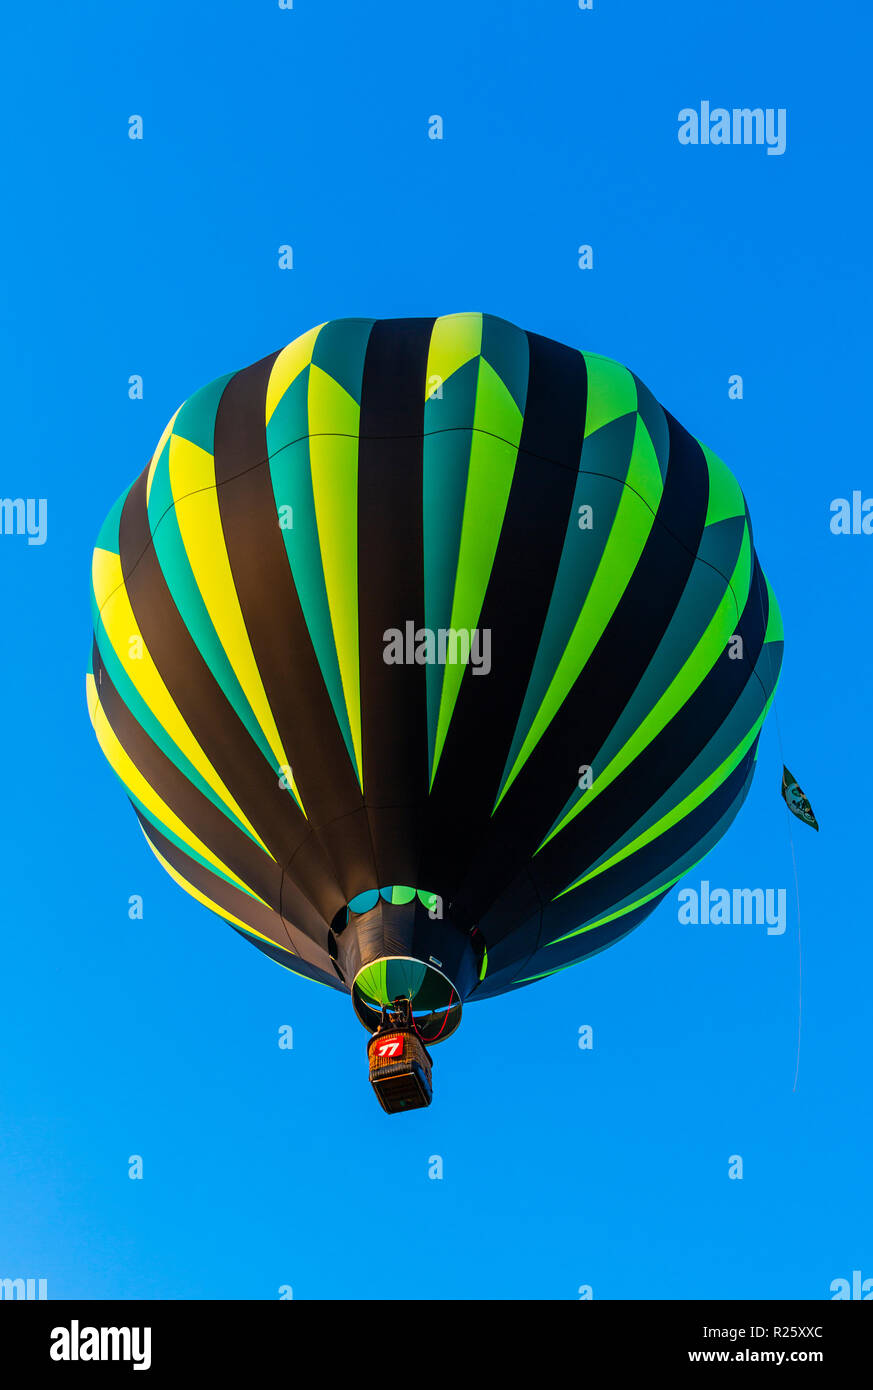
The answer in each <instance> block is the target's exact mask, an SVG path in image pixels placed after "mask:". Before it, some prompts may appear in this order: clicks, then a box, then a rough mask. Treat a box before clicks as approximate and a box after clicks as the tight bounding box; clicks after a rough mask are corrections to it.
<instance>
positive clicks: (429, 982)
mask: <svg viewBox="0 0 873 1390" xmlns="http://www.w3.org/2000/svg"><path fill="white" fill-rule="evenodd" d="M351 996H352V1005H353V1007H354V1010H355V1013H356V1014H357V1016H358V1018H359V1019H360V1021H361V1023H362V1024H363V1025H364V1027H365V1028H366V1029H367V1031H368V1032H369V1033H374V1032H375V1031H376V1029H377V1028H379V1027H380V1026H382V1025H383V1023H384V1021H385V1017H386V1014H387V1013H388V1012H390V1010H391V1009H392V1008H393V1006H394V1003H395V1000H399V999H404V1000H408V1001H409V1003H410V1005H411V1008H412V1017H413V1021H414V1023H415V1029H416V1032H417V1033H418V1034H419V1036H420V1037H421V1038H422V1040H423V1041H424V1042H426V1043H429V1044H433V1043H437V1042H443V1041H444V1040H445V1039H446V1038H448V1037H450V1036H451V1034H452V1033H454V1031H455V1029H456V1028H457V1027H458V1024H459V1023H460V1022H461V1011H462V1003H461V998H460V996H459V994H458V991H457V990H456V989H455V987H454V985H453V984H452V982H451V980H450V979H448V977H447V976H446V975H444V974H443V973H442V971H441V970H440V969H439V968H438V967H436V966H435V965H432V964H426V963H425V962H424V961H421V960H416V959H415V958H414V957H412V956H389V957H383V958H382V959H380V960H377V961H373V962H372V963H371V964H369V965H365V966H363V967H362V968H361V969H360V970H359V971H358V973H357V975H356V976H355V979H354V981H353V983H352V988H351Z"/></svg>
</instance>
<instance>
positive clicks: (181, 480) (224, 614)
mask: <svg viewBox="0 0 873 1390" xmlns="http://www.w3.org/2000/svg"><path fill="white" fill-rule="evenodd" d="M170 490H171V492H172V494H173V500H174V502H175V507H176V520H177V521H178V523H179V531H180V532H181V536H182V543H183V545H184V547H185V552H186V554H187V556H188V562H189V564H190V566H191V570H192V573H193V575H194V578H195V580H196V581H197V587H198V588H199V590H200V593H201V595H202V597H203V602H204V603H205V605H206V611H207V612H208V614H209V616H210V618H211V619H212V625H213V627H214V628H215V631H216V633H217V634H218V640H219V641H220V642H221V645H222V647H223V648H224V650H225V652H226V654H227V659H228V661H229V662H230V664H231V666H232V667H233V672H234V675H235V676H236V678H237V680H238V681H239V684H240V687H241V689H242V691H243V694H244V695H245V697H246V699H247V700H248V703H249V706H250V707H251V711H252V713H253V714H254V716H255V719H256V720H257V721H258V724H259V725H260V727H261V729H262V731H263V734H264V737H265V738H266V740H267V742H268V744H269V745H270V749H271V751H272V754H273V757H274V758H275V760H276V766H275V770H276V775H277V778H278V775H279V769H280V768H287V767H288V766H289V763H290V759H289V757H288V755H287V753H286V752H285V749H284V747H283V746H282V740H281V738H280V737H279V730H278V729H277V728H276V721H275V719H274V718H273V711H272V710H271V709H270V704H269V701H268V700H267V695H266V691H265V690H264V686H263V683H262V681H261V676H260V672H259V671H258V665H257V662H256V661H255V656H254V652H253V651H252V647H251V643H250V642H249V635H248V632H247V630H246V625H245V619H244V618H243V615H242V610H241V608H240V604H239V598H238V596H237V592H236V586H235V584H234V582H233V574H232V572H231V568H230V560H229V559H228V555H227V547H226V545H225V543H224V530H223V528H222V524H221V513H220V511H219V508H218V492H217V489H216V485H215V459H214V458H213V456H212V454H209V453H207V452H206V450H205V449H201V448H200V447H199V446H198V445H197V444H192V443H191V442H190V440H188V439H182V438H180V437H179V436H178V435H173V438H172V439H171V441H170ZM276 524H277V525H278V520H277V523H276ZM288 780H289V781H290V783H291V787H292V790H293V792H294V795H295V796H296V798H297V800H298V802H299V803H300V805H301V807H302V805H303V803H302V801H301V798H300V793H299V791H298V790H297V785H296V783H295V781H294V777H293V774H291V775H290V776H289V778H288ZM305 814H306V812H305V811H304V815H305Z"/></svg>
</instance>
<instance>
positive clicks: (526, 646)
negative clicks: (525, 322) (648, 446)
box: [422, 333, 587, 921]
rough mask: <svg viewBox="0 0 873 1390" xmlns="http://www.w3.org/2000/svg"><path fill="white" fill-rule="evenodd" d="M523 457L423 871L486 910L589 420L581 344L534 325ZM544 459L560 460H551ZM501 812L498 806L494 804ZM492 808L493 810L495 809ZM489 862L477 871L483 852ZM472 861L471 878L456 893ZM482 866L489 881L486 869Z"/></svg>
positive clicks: (498, 879) (474, 909)
mask: <svg viewBox="0 0 873 1390" xmlns="http://www.w3.org/2000/svg"><path fill="white" fill-rule="evenodd" d="M527 338H528V343H529V348H530V367H529V376H528V390H527V400H526V403H525V410H524V425H523V428H522V435H521V440H520V445H519V454H518V461H517V464H516V469H515V474H514V477H513V482H512V487H511V489H510V493H509V499H508V503H507V507H506V515H505V518H504V522H503V527H502V529H501V533H500V539H499V542H498V546H497V552H496V554H495V557H494V564H493V566H492V570H491V576H490V578H489V581H488V588H487V590H486V593H485V601H484V603H483V605H482V613H481V616H480V618H479V624H478V625H479V627H480V629H483V630H485V631H490V633H491V671H490V673H489V674H488V675H484V674H483V675H474V674H473V672H472V670H471V669H470V668H469V667H468V669H467V670H466V671H465V672H464V676H463V680H462V682H461V688H460V691H459V693H458V699H457V703H456V705H455V710H454V713H453V715H452V720H451V723H450V725H449V730H448V734H447V737H446V742H445V746H444V748H443V752H442V757H441V759H440V763H439V767H438V770H437V775H436V779H435V781H434V787H433V792H432V795H431V806H430V831H429V836H428V845H427V856H426V860H425V865H424V868H423V870H422V873H423V879H424V881H426V882H430V881H431V879H432V878H434V879H436V878H438V877H439V875H444V876H445V875H447V878H448V881H447V882H446V883H445V886H444V891H446V892H451V893H454V894H456V895H457V896H458V901H459V908H460V906H461V898H462V897H463V902H464V905H465V906H464V910H465V911H467V912H469V913H470V914H471V915H472V920H474V921H476V920H478V917H479V916H480V915H481V912H482V911H483V910H484V909H485V908H486V907H487V906H488V903H489V902H490V901H491V900H492V899H493V898H494V897H495V896H496V893H497V892H498V891H499V888H500V887H501V886H502V885H503V884H505V883H506V882H507V878H506V874H507V873H510V874H514V873H515V872H517V869H518V863H519V860H518V854H517V851H516V849H515V847H514V846H512V845H511V844H510V843H509V842H508V841H506V840H504V839H503V837H502V836H501V833H500V830H499V828H498V829H497V833H495V826H494V822H492V819H491V808H492V806H493V805H494V801H495V799H496V797H497V793H498V790H499V786H500V777H501V774H502V772H503V768H504V765H505V762H506V754H507V750H508V749H509V747H510V745H511V743H512V735H513V731H514V729H515V726H516V724H517V722H518V717H519V714H520V712H521V707H522V704H523V702H524V697H525V693H526V690H527V686H528V682H529V680H530V675H531V671H532V669H533V664H534V661H535V659H536V654H537V650H538V647H539V643H540V639H541V637H542V631H543V626H544V623H545V620H546V615H547V613H548V607H549V602H550V600H551V597H552V590H553V588H554V583H555V578H556V575H557V572H558V567H559V564H560V560H561V554H562V551H563V547H564V538H565V536H566V532H567V527H568V525H569V523H570V519H571V514H572V507H573V498H574V495H575V491H576V484H577V481H578V471H579V458H580V453H581V449H582V440H583V435H584V430H585V410H586V402H587V373H586V369H585V360H584V358H583V356H582V354H581V353H580V352H575V351H573V350H572V349H571V348H567V347H564V346H563V345H562V344H561V343H555V342H552V341H551V340H549V339H548V338H541V337H540V336H539V335H538V334H536V333H528V335H527ZM546 460H555V462H547V461H546ZM498 816H499V813H498ZM495 819H496V818H495ZM489 841H490V844H491V847H492V851H493V859H492V864H491V870H492V871H491V873H489V874H486V875H485V876H484V877H483V878H481V879H480V856H481V855H482V854H483V852H484V853H485V857H486V859H487V856H488V851H487V850H486V849H485V846H486V843H487V842H489ZM473 865H474V866H475V867H474V868H473V880H474V881H473V882H472V883H469V884H466V885H465V888H464V893H463V895H461V894H460V893H459V888H460V885H461V883H462V882H463V881H464V877H465V875H466V874H467V873H468V871H469V870H470V868H471V866H473ZM485 877H487V880H488V881H487V883H486V882H485V881H484V878H485Z"/></svg>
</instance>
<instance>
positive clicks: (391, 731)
mask: <svg viewBox="0 0 873 1390" xmlns="http://www.w3.org/2000/svg"><path fill="white" fill-rule="evenodd" d="M433 324H434V320H433V319H429V318H422V319H388V320H382V321H379V322H376V323H375V324H374V325H373V329H372V331H371V333H370V339H369V342H368V345H367V354H366V357H365V359H364V372H363V382H362V388H361V426H360V443H359V448H358V615H359V630H358V642H359V653H360V672H361V729H362V758H363V773H364V796H365V800H366V805H367V816H368V820H369V825H370V834H371V837H372V843H373V854H374V858H375V865H376V875H377V878H376V881H375V883H383V884H389V883H408V884H410V885H413V886H416V885H418V884H419V883H420V882H421V879H420V869H419V866H420V861H421V855H422V849H423V838H424V824H425V808H426V803H427V794H428V767H427V687H426V667H425V666H422V665H416V664H410V665H406V664H403V665H388V664H387V663H386V662H385V660H384V656H385V640H384V634H385V632H386V631H388V629H390V628H398V629H399V630H400V631H401V632H404V631H405V625H406V623H407V622H411V623H412V624H413V625H414V626H413V631H418V630H419V629H420V628H421V627H423V626H424V552H423V532H422V528H423V521H422V453H423V434H424V408H425V382H426V379H427V358H428V351H429V347H430V338H431V331H432V328H433ZM375 883H374V886H375Z"/></svg>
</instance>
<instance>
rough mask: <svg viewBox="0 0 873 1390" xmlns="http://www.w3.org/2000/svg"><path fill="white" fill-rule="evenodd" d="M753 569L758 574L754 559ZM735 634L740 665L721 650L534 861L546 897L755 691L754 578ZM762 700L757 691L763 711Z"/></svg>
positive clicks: (602, 849) (758, 616) (616, 835)
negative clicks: (686, 695) (676, 707)
mask: <svg viewBox="0 0 873 1390" xmlns="http://www.w3.org/2000/svg"><path fill="white" fill-rule="evenodd" d="M754 563H755V567H756V571H758V572H759V567H758V562H757V559H755V561H754ZM735 632H736V635H737V636H738V637H740V638H742V642H743V651H744V657H743V660H741V661H739V660H733V659H732V658H731V657H730V655H729V647H725V649H724V651H723V652H722V653H721V655H720V656H719V658H718V660H717V661H716V662H715V664H714V665H713V666H712V667H711V669H710V670H709V671H708V672H707V674H706V676H705V677H704V679H703V680H702V681H701V683H700V685H699V686H698V687H697V689H696V690H695V691H694V693H693V694H692V695H691V696H690V698H689V699H688V700H687V701H686V703H685V704H684V705H683V706H682V707H681V709H679V710H678V711H677V712H676V714H675V715H674V716H673V718H672V719H671V720H670V722H669V723H668V724H667V725H666V726H665V727H664V728H663V729H662V730H661V732H660V733H659V734H657V735H656V737H655V738H653V739H652V741H651V743H650V744H649V745H648V746H647V747H646V748H644V749H643V751H642V752H641V753H640V754H639V756H638V757H636V758H634V760H633V762H632V763H631V764H630V765H629V766H628V767H626V768H625V769H624V771H623V772H621V773H620V774H619V775H618V777H616V779H615V781H614V782H612V783H611V784H610V785H609V786H608V787H607V788H606V790H605V791H603V792H601V794H600V795H599V796H598V797H597V798H596V799H595V800H594V801H592V802H591V805H590V808H586V807H583V809H582V810H581V811H580V812H579V814H578V815H577V816H576V817H575V818H574V819H573V820H572V821H571V822H570V823H569V824H568V825H567V826H566V828H565V829H564V830H562V831H561V832H560V834H559V835H556V836H555V838H554V840H550V841H549V843H548V844H547V845H546V846H545V848H544V849H543V850H542V851H541V852H540V853H539V854H538V855H537V856H536V859H535V860H534V866H535V868H534V871H535V875H536V879H537V882H538V883H540V884H541V885H542V887H543V892H544V893H545V894H546V895H547V897H549V898H551V897H552V896H553V895H554V894H555V893H559V892H560V891H561V889H562V888H566V886H567V882H568V876H567V865H568V864H570V865H572V871H571V873H570V875H569V878H572V877H574V876H578V875H580V874H583V873H584V872H585V871H586V869H588V868H589V867H590V866H591V865H592V864H595V863H596V862H597V860H598V859H599V858H600V857H601V855H603V854H605V853H606V851H607V850H608V849H609V847H610V846H611V845H613V844H615V842H616V841H617V840H619V839H620V838H621V836H622V835H624V834H625V832H626V831H627V830H628V828H629V827H630V826H632V825H635V824H636V822H637V821H638V820H639V819H640V817H641V816H644V815H645V814H646V812H647V811H649V810H650V809H651V807H652V806H654V805H655V804H656V802H658V801H659V800H660V799H661V797H662V796H663V795H664V794H665V792H668V791H669V790H670V788H671V787H672V786H673V784H674V783H675V782H677V781H678V780H679V778H680V777H681V776H682V775H683V773H684V772H685V771H686V769H687V768H689V767H690V766H691V764H692V763H693V762H694V760H695V758H697V757H698V755H699V754H700V753H701V752H702V750H703V749H704V748H705V747H706V745H707V743H708V742H709V741H710V739H711V738H712V737H713V736H714V735H715V734H716V733H718V731H719V729H720V728H721V726H722V725H723V724H724V722H725V720H726V719H727V718H728V716H729V714H730V712H731V710H732V709H733V707H734V705H735V704H736V703H737V701H738V700H739V698H740V696H741V695H742V693H743V691H744V690H745V688H746V686H747V685H748V683H749V681H753V682H754V684H755V686H756V687H757V689H758V690H760V686H759V684H758V677H756V676H755V664H756V662H757V660H758V657H759V656H760V652H761V647H762V645H763V641H764V617H763V614H762V612H761V603H760V599H759V596H758V590H757V585H756V576H755V575H753V582H752V588H751V590H750V593H749V597H748V600H747V602H746V606H745V608H744V609H743V613H742V616H741V618H740V621H739V623H738V624H737V626H736V629H735ZM764 700H765V697H764V694H763V691H762V692H761V704H762V706H763V704H764Z"/></svg>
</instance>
